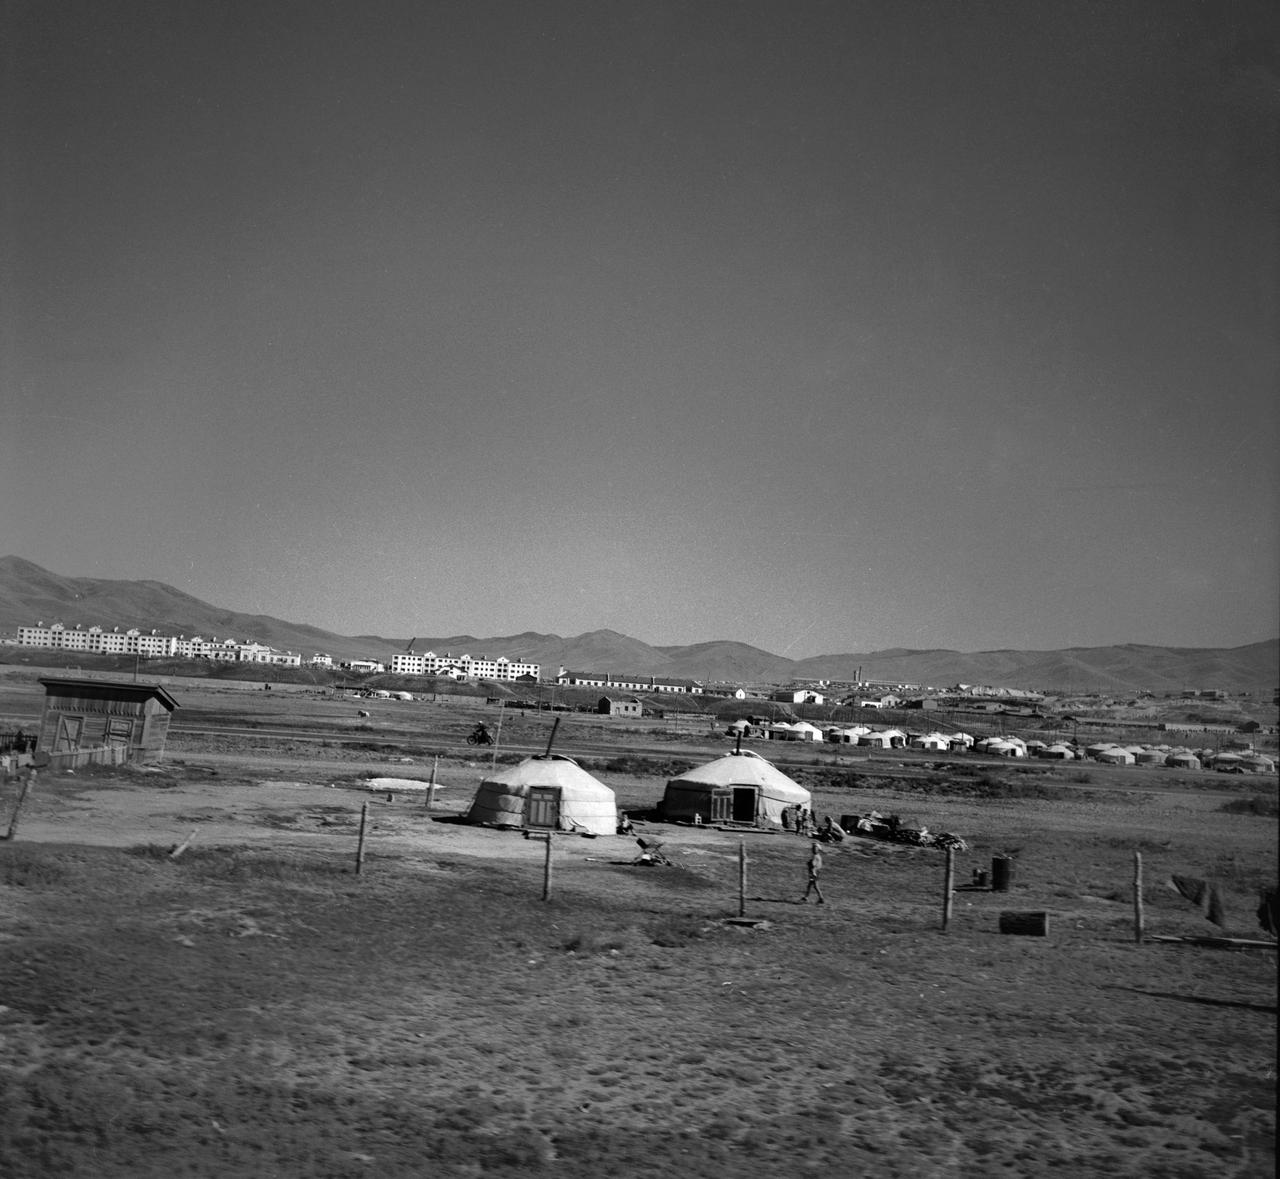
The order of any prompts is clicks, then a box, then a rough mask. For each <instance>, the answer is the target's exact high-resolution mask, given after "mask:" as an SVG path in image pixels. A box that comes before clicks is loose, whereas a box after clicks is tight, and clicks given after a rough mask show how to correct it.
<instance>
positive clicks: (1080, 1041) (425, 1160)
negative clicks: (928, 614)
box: [0, 737, 1277, 1179]
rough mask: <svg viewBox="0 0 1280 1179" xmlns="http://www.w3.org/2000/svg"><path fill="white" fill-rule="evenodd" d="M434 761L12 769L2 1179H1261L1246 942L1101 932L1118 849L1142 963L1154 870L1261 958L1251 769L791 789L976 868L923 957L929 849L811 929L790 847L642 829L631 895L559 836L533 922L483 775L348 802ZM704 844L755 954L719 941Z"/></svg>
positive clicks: (828, 907) (1163, 886)
mask: <svg viewBox="0 0 1280 1179" xmlns="http://www.w3.org/2000/svg"><path fill="white" fill-rule="evenodd" d="M569 752H572V750H569ZM433 764H434V763H433V761H431V760H424V759H423V758H422V757H420V756H415V757H414V758H413V759H412V760H410V761H402V760H400V759H399V758H396V757H391V756H388V755H387V754H386V753H385V752H383V753H379V754H377V755H376V756H372V755H366V756H364V757H363V758H362V756H361V755H360V753H359V752H358V751H355V752H353V751H351V750H349V749H347V750H333V749H325V748H321V747H319V746H316V747H308V751H307V754H306V755H304V754H303V753H302V752H299V751H298V750H297V749H295V750H293V751H291V752H289V753H286V754H284V755H280V754H279V753H278V752H276V753H273V752H272V751H271V748H269V747H267V746H265V745H264V746H262V747H257V746H252V747H251V746H250V745H246V746H243V747H241V748H238V749H237V748H233V747H230V746H229V744H228V742H227V741H219V740H215V739H209V740H207V741H202V740H200V739H197V738H194V737H192V738H188V739H185V740H183V741H180V742H177V743H176V747H175V749H174V750H173V751H172V752H171V757H170V761H169V762H168V763H166V764H164V765H162V766H160V767H158V768H157V769H155V770H153V771H143V770H115V771H102V772H85V773H81V774H78V775H55V774H47V775H44V776H42V777H40V778H39V779H38V781H37V785H36V788H35V790H34V791H33V792H32V794H31V795H30V797H29V800H28V803H27V805H26V806H25V808H24V810H23V812H22V815H21V818H20V824H19V827H18V830H17V834H16V838H15V839H14V840H13V841H11V842H8V843H0V1037H2V1038H3V1045H4V1049H3V1053H0V1087H2V1088H3V1094H2V1096H0V1173H2V1174H4V1175H6V1176H13V1177H15V1179H19V1177H23V1176H49V1175H58V1176H91V1175H92V1176H121V1177H123V1176H130V1177H132V1176H140V1177H146V1176H162V1175H163V1176H180V1175H190V1176H298V1177H304V1176H305V1177H312V1176H317V1177H318V1176H335V1177H336V1176H369V1175H379V1176H399V1175H404V1176H417V1175H428V1174H429V1175H442V1176H518V1175H519V1176H523V1175H530V1174H545V1175H549V1176H557V1177H560V1176H565V1177H569V1179H573V1177H577V1176H582V1177H584V1179H585V1177H586V1176H592V1177H595V1176H598V1175H600V1174H601V1173H604V1172H611V1173H613V1174H615V1175H619V1176H633V1175H635V1176H639V1175H650V1174H655V1173H657V1174H666V1173H678V1174H680V1175H683V1176H705V1177H707V1179H722V1177H723V1179H729V1177H737V1176H756V1175H760V1176H764V1175H768V1176H771V1177H776V1176H778V1175H785V1176H790V1175H804V1174H808V1173H822V1174H825V1175H828V1176H845V1175H850V1176H852V1175H885V1176H893V1175H904V1176H906V1175H910V1176H961V1175H966V1176H967V1175H973V1174H988V1175H1019V1176H1022V1175H1027V1176H1030V1175H1036V1176H1039V1175H1042V1174H1045V1173H1052V1172H1056V1173H1059V1174H1063V1175H1072V1176H1091V1175H1108V1176H1125V1175H1142V1176H1186V1177H1188V1179H1189V1177H1192V1176H1195V1177H1197V1179H1198V1177H1201V1176H1206V1175H1213V1176H1219V1175H1222V1176H1254V1175H1257V1176H1263V1175H1267V1176H1269V1175H1272V1174H1274V1172H1275V1097H1276V1094H1275V1083H1276V1041H1275V1034H1276V951H1275V950H1274V949H1261V950H1220V949H1218V950H1215V949H1206V948H1201V947H1196V946H1191V945H1184V944H1158V943H1152V942H1148V943H1146V944H1143V945H1138V944H1135V941H1134V936H1133V906H1132V877H1133V853H1134V852H1135V851H1138V852H1141V853H1142V857H1143V869H1144V876H1145V885H1146V886H1145V889H1144V897H1145V903H1146V922H1147V930H1148V932H1149V933H1167V934H1214V933H1222V932H1224V931H1223V930H1222V929H1220V928H1219V927H1217V926H1214V925H1210V924H1209V923H1208V922H1207V921H1206V920H1205V919H1204V917H1203V916H1202V915H1201V914H1200V913H1199V912H1198V911H1197V910H1195V909H1194V908H1193V907H1192V906H1191V905H1190V904H1189V903H1188V902H1186V901H1185V900H1183V899H1182V897H1180V896H1179V895H1178V894H1176V893H1175V892H1174V891H1173V890H1172V889H1171V888H1170V887H1168V884H1167V882H1168V878H1169V876H1170V874H1171V873H1179V874H1183V875H1191V876H1199V877H1203V878H1206V879H1209V880H1212V881H1213V882H1215V883H1216V885H1217V886H1218V887H1219V888H1220V890H1221V894H1222V896H1223V899H1224V905H1225V908H1226V912H1227V929H1226V930H1225V932H1227V933H1231V934H1235V935H1238V936H1241V937H1249V938H1257V937H1261V936H1263V935H1262V933H1261V931H1260V930H1259V929H1258V928H1257V925H1256V921H1255V918H1254V914H1253V908H1254V906H1256V904H1257V899H1256V891H1257V889H1258V888H1259V887H1260V886H1261V885H1263V884H1266V883H1268V882H1270V883H1272V884H1274V883H1275V880H1276V875H1277V862H1276V861H1277V852H1276V837H1277V824H1276V820H1275V819H1274V818H1273V817H1267V816H1266V815H1258V814H1237V813H1228V812H1225V811H1223V810H1222V807H1223V805H1224V803H1227V802H1229V801H1231V800H1232V799H1234V798H1237V797H1248V796H1256V795H1258V794H1260V793H1261V794H1266V795H1269V796H1270V797H1272V798H1274V796H1275V779H1274V778H1272V779H1269V780H1249V781H1239V780H1233V781H1231V782H1228V783H1218V784H1216V785H1217V788H1216V789H1211V788H1209V787H1210V786H1212V785H1214V784H1213V783H1196V782H1181V781H1180V780H1178V779H1160V780H1158V781H1157V779H1155V778H1151V777H1148V778H1145V779H1142V778H1138V777H1133V776H1118V777H1104V779H1103V780H1102V781H1101V782H1100V783H1094V784H1093V785H1087V786H1086V785H1081V786H1080V787H1079V788H1078V789H1077V790H1076V791H1075V792H1074V793H1067V792H1059V794H1058V795H1055V796H1053V797H1035V796H1034V793H1031V794H1029V795H1028V797H1025V798H1021V797H1016V796H1011V797H1002V798H1000V799H996V800H992V799H983V798H975V797H973V796H972V795H967V794H965V793H964V792H963V791H961V790H959V786H958V785H957V789H956V792H954V793H948V792H947V791H945V790H943V791H938V792H935V793H933V794H929V795H927V796H925V795H921V794H919V793H913V792H911V791H909V790H895V789H892V788H886V787H885V786H884V784H883V783H880V784H879V785H875V786H874V788H873V787H872V785H868V787H867V788H866V789H860V788H852V789H850V788H842V789H825V788H824V789H821V790H819V791H818V793H817V795H816V797H815V810H817V811H818V812H819V813H830V814H833V815H836V816H839V815H840V814H845V813H850V812H861V811H864V810H868V809H871V808H872V807H875V808H877V809H880V810H882V811H889V810H893V811H896V812H898V813H901V814H904V815H911V816H915V817H919V818H920V819H922V820H924V821H926V822H927V823H928V825H929V827H930V828H931V829H933V830H942V829H945V830H950V831H954V832H956V833H957V834H959V835H961V836H962V837H963V838H964V839H965V840H966V841H967V842H968V844H969V849H968V851H967V852H965V853H962V854H961V855H960V856H959V857H958V870H957V882H958V883H959V884H961V885H962V886H963V885H965V884H966V883H967V882H968V881H969V879H970V874H971V871H972V870H973V869H974V868H987V867H989V866H990V862H991V858H992V857H993V856H994V855H997V854H1009V855H1012V856H1013V857H1014V861H1013V864H1014V872H1013V887H1012V889H1011V891H1010V892H1009V893H1005V894H997V893H991V892H989V891H982V890H974V889H969V888H966V887H961V889H960V890H959V891H957V892H956V894H955V897H954V913H953V918H952V921H951V924H950V927H949V929H948V930H947V931H946V932H943V931H942V929H941V916H942V900H943V862H944V861H943V857H942V855H941V853H939V852H937V851H934V850H931V849H923V848H911V847H904V846H899V845H890V844H883V843H878V842H874V841H871V840H866V839H851V840H848V841H846V842H845V843H843V844H841V845H839V846H837V847H832V848H830V849H828V850H827V851H826V866H825V870H824V874H823V888H824V891H825V894H826V897H827V901H828V903H827V904H825V905H823V906H817V905H813V904H810V905H802V904H800V903H799V898H800V895H801V892H802V891H803V888H804V881H805V871H804V860H805V857H806V854H807V846H806V841H804V840H801V839H799V838H798V837H796V836H792V835H784V834H775V835H768V834H757V835H749V836H741V835H739V834H736V833H731V832H724V831H717V830H713V829H706V828H704V829H693V828H688V827H676V826H667V825H663V824H658V823H646V824H642V825H641V827H640V834H641V835H643V836H644V837H646V838H656V839H658V840H660V841H662V843H663V851H664V852H665V853H666V854H667V855H668V856H669V858H670V859H671V860H672V861H673V863H674V865H675V866H674V867H669V868H662V867H659V868H643V867H637V866H635V865H634V864H633V862H632V861H633V860H634V859H635V856H636V854H637V852H638V848H637V847H636V845H635V843H634V842H633V841H632V840H629V839H626V838H622V837H612V836H611V837H601V838H597V839H588V838H581V837H572V836H559V837H556V838H555V839H554V840H553V844H552V877H551V898H550V900H548V901H543V900H542V887H543V867H544V857H545V846H544V844H543V843H542V842H540V841H538V840H528V839H524V838H522V837H521V835H520V834H518V833H503V832H496V831H490V830H485V829H479V828H473V827H468V826H465V825H462V824H460V823H458V822H456V821H453V820H454V819H456V817H457V816H458V814H459V813H460V812H461V811H462V810H464V809H465V807H466V805H467V804H468V803H469V801H470V797H471V795H472V793H473V792H474V789H475V786H476V784H477V782H478V780H479V776H480V773H481V770H482V768H483V764H482V762H480V761H477V760H472V761H470V762H468V761H467V760H466V759H465V757H464V756H462V755H459V756H458V757H456V758H452V759H445V760H444V761H443V762H442V763H440V764H439V766H438V770H437V777H438V781H439V782H441V783H442V785H443V789H442V790H441V791H440V793H439V796H438V800H437V802H436V804H435V806H434V808H433V809H431V810H428V808H427V806H426V802H425V797H424V795H423V794H422V793H421V792H416V793H403V794H393V796H392V799H391V801H388V799H387V797H386V794H385V792H378V793H371V792H370V791H369V790H368V789H366V788H364V787H365V781H366V777H367V776H368V775H374V774H376V775H384V776H390V777H397V776H404V777H409V778H415V779H419V780H422V779H425V778H427V777H429V776H430V770H431V766H432V765H433ZM600 776H601V777H602V778H604V779H605V780H606V781H607V782H608V784H609V785H611V786H613V787H614V788H615V789H616V790H617V792H618V796H619V803H620V805H622V806H623V807H626V808H627V809H629V810H632V811H635V812H643V811H644V810H645V809H646V808H648V807H650V806H652V805H653V803H655V802H656V801H657V799H658V797H660V795H661V791H662V786H663V780H662V778H661V777H660V776H653V775H648V776H645V775H627V774H616V775H609V774H604V773H601V774H600ZM868 781H869V782H870V780H868ZM1143 782H1146V783H1149V784H1151V786H1152V788H1151V789H1146V790H1143V789H1138V788H1135V787H1134V783H1137V784H1138V785H1141V784H1142V783H1143ZM15 795H16V783H13V782H11V783H9V784H8V785H7V786H6V787H5V788H4V790H3V792H2V793H0V819H3V820H5V821H6V822H7V819H8V816H9V814H10V813H11V808H12V804H13V802H14V800H15ZM366 803H367V804H369V812H370V814H369V828H368V831H367V839H366V859H365V862H364V865H363V870H362V872H361V873H360V874H359V875H356V873H355V871H354V868H355V856H356V846H357V832H358V828H359V819H360V812H361V808H362V806H363V805H364V804H366ZM193 833H194V838H193V839H192V842H191V844H190V846H189V848H188V849H187V850H186V851H185V852H184V853H183V854H182V855H181V856H180V857H179V858H178V859H177V860H173V859H170V858H169V856H168V852H169V851H170V849H172V848H173V847H175V846H176V845H178V844H180V843H181V842H182V841H184V840H186V839H187V838H188V836H191V835H192V834H193ZM742 847H745V849H746V858H747V902H746V913H747V916H748V917H749V918H752V919H754V920H755V921H756V922H758V923H756V924H736V923H734V922H732V921H730V920H727V919H729V918H733V917H736V915H737V913H738V880H739V876H738V873H739V855H740V848H742ZM1003 910H1019V911H1035V912H1046V913H1047V914H1048V915H1049V936H1047V937H1016V936H1005V935H1001V934H1000V933H999V932H998V923H999V913H1000V912H1001V911H1003Z"/></svg>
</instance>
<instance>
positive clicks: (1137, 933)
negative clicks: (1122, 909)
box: [1133, 852, 1146, 945]
mask: <svg viewBox="0 0 1280 1179" xmlns="http://www.w3.org/2000/svg"><path fill="white" fill-rule="evenodd" d="M1145 924H1146V920H1145V915H1144V914H1143V911H1142V853H1141V852H1134V853H1133V940H1134V941H1135V942H1137V943H1138V945H1142V935H1143V927H1144V925H1145Z"/></svg>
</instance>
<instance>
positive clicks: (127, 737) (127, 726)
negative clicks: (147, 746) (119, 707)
mask: <svg viewBox="0 0 1280 1179" xmlns="http://www.w3.org/2000/svg"><path fill="white" fill-rule="evenodd" d="M132 740H133V718H132V717H128V716H113V717H112V718H111V719H110V720H109V721H107V744H108V745H111V746H116V745H120V746H123V747H124V748H125V749H128V748H129V744H130V742H131V741H132Z"/></svg>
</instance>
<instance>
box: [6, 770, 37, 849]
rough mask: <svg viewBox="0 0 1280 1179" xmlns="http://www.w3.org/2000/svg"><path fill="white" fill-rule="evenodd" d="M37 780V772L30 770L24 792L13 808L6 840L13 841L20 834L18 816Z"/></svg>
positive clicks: (23, 787) (23, 788)
mask: <svg viewBox="0 0 1280 1179" xmlns="http://www.w3.org/2000/svg"><path fill="white" fill-rule="evenodd" d="M35 780H36V771H35V770H34V769H33V768H32V769H28V770H27V777H26V779H25V781H24V782H23V783H22V791H21V793H19V795H18V801H17V802H16V803H15V804H14V807H13V816H12V817H11V818H10V819H9V833H8V834H7V835H6V836H5V839H12V838H13V837H14V836H15V835H16V834H17V833H18V815H19V814H20V813H21V811H22V804H23V803H24V802H26V801H27V793H28V791H30V789H31V787H32V786H33V785H35Z"/></svg>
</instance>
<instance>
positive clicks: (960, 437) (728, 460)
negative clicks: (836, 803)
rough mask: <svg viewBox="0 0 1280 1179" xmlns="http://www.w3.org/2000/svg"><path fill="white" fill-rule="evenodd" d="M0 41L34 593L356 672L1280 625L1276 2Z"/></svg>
mask: <svg viewBox="0 0 1280 1179" xmlns="http://www.w3.org/2000/svg"><path fill="white" fill-rule="evenodd" d="M3 12H4V18H3V19H4V24H3V27H0V34H2V37H0V40H2V41H3V51H2V52H3V53H4V54H5V57H4V59H3V75H4V80H3V87H4V90H3V93H2V94H0V108H2V113H0V120H3V160H4V162H3V169H2V172H3V174H2V177H0V199H2V201H3V214H2V216H3V220H2V221H0V226H2V230H0V232H2V234H3V237H2V238H0V255H2V257H0V268H2V270H0V330H2V331H3V339H2V340H0V344H2V350H0V352H2V360H0V364H2V369H0V387H2V388H3V406H4V410H5V417H4V420H5V429H4V431H3V434H4V443H3V448H2V449H0V464H2V466H0V495H2V497H3V498H2V500H0V552H7V553H13V554H15V555H18V556H22V557H25V558H27V559H29V560H32V561H35V562H37V563H39V564H41V565H44V566H46V567H48V568H50V569H52V570H54V571H55V572H58V573H63V574H68V575H73V576H89V577H114V578H154V579H157V580H160V581H165V582H169V583H171V584H173V585H176V586H178V587H180V588H182V589H184V590H186V591H188V592H190V593H192V594H195V595H196V596H197V597H200V598H203V599H205V600H207V601H210V602H213V603H215V604H218V605H222V606H226V607H228V608H231V609H236V610H245V611H254V612H262V613H269V614H274V615H277V616H280V617H284V618H288V619H291V620H294V621H301V622H310V623H314V624H316V625H319V626H323V627H325V628H328V629H331V630H336V631H339V632H342V633H347V634H353V633H378V634H383V635H388V636H403V635H448V634H455V633H472V634H475V635H478V636H481V637H485V636H495V635H503V634H510V633H514V632H518V631H524V630H536V631H546V632H555V633H559V634H562V635H573V634H578V633H580V632H582V631H586V630H592V629H595V628H598V627H610V628H613V629H615V630H619V631H622V632H624V633H627V634H630V635H633V636H634V637H636V638H640V639H643V640H645V641H647V642H650V643H655V644H677V643H691V642H699V641H703V640H708V639H716V638H726V639H738V640H742V641H745V642H749V643H753V644H756V645H758V646H761V647H764V648H765V649H767V650H770V651H773V652H775V653H778V654H787V655H791V656H793V657H800V656H806V655H812V654H817V653H834V652H845V651H850V652H859V651H869V650H873V649H880V648H886V647H894V646H903V647H934V646H945V647H953V648H959V649H962V650H977V649H985V648H992V647H1030V648H1053V647H1059V646H1069V645H1085V646H1093V645H1102V644H1108V643H1113V642H1139V643H1156V644H1174V645H1183V646H1217V645H1236V644H1242V643H1247V642H1253V641H1256V640H1260V639H1263V638H1269V637H1272V636H1274V635H1275V634H1276V633H1277V631H1278V630H1280V621H1278V619H1277V610H1278V606H1277V602H1278V600H1280V558H1278V543H1277V535H1278V533H1280V519H1278V516H1280V511H1278V503H1280V477H1278V468H1277V440H1278V436H1280V429H1278V426H1280V420H1278V419H1280V414H1278V411H1277V398H1276V390H1277V386H1278V385H1280V380H1278V377H1280V331H1278V329H1280V293H1278V290H1280V287H1278V277H1277V276H1278V273H1280V242H1278V233H1280V229H1278V227H1280V166H1278V163H1277V159H1278V155H1277V144H1278V135H1277V132H1278V128H1280V65H1278V58H1280V36H1278V35H1277V28H1276V18H1275V16H1274V13H1275V8H1274V6H1273V5H1272V4H1271V3H1269V2H1264V0H1259V2H1258V3H1252V2H1240V3H1232V2H1231V0H1213V2H1208V0H1205V2H1195V3H1188V2H1179V0H1158V2H1157V0H1144V2H1131V3H1126V2H1125V0H1111V2H1090V3H1083V2H1081V3H1076V2H1071V0H1054V2H1034V0H1008V2H1005V3H984V2H982V0H973V2H964V3H960V2H950V3H944V2H935V3H921V2H912V0H876V2H874V3H868V2H859V0H832V2H830V3H827V2H809V0H785V2H783V0H754V2H747V0H742V2H733V3H730V2H719V0H697V2H684V3H672V2H666V0H634V2H627V3H611V2H608V0H581V2H575V3H567V2H559V0H506V2H501V3H497V2H485V0H461V2H452V0H445V2H441V0H403V2H398V0H397V2H380V0H361V2H359V3H356V2H343V3H329V2H324V0H297V2H280V0H265V2H264V0H246V2H243V3H242V2H238V0H229V2H221V3H220V2H218V0H202V2H199V3H175V2H174V0H157V2H156V3H141V2H134V0H116V2H113V3H106V4H104V3H102V2H101V0H85V2H61V0H60V2H58V3H47V2H43V0H36V2H32V3H22V2H21V0H10V2H9V3H8V4H7V5H6V6H5V7H4V9H3ZM33 621H34V620H33Z"/></svg>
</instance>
